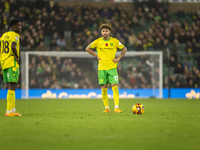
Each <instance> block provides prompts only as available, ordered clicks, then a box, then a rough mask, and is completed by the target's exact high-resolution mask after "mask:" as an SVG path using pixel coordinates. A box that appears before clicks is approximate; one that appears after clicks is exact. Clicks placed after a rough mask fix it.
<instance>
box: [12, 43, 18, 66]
mask: <svg viewBox="0 0 200 150" xmlns="http://www.w3.org/2000/svg"><path fill="white" fill-rule="evenodd" d="M16 46H17V43H16V42H12V44H11V48H12V51H13V53H14V55H15V56H14V57H15V59H16V61H17V62H18V63H19V56H18V55H17V48H16Z"/></svg>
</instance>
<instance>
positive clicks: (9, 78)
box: [2, 67, 19, 83]
mask: <svg viewBox="0 0 200 150" xmlns="http://www.w3.org/2000/svg"><path fill="white" fill-rule="evenodd" d="M2 71H3V81H4V83H7V82H15V83H17V82H18V79H19V68H17V67H10V68H6V69H3V70H2Z"/></svg>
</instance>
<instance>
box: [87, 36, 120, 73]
mask: <svg viewBox="0 0 200 150" xmlns="http://www.w3.org/2000/svg"><path fill="white" fill-rule="evenodd" d="M90 47H91V48H92V49H96V50H97V53H98V56H99V57H100V59H101V60H100V61H99V64H98V70H110V69H113V68H116V67H117V63H114V62H113V61H112V60H113V59H114V58H115V54H116V52H117V49H120V50H122V49H123V47H124V45H123V44H122V43H121V42H120V41H119V40H117V39H116V38H113V37H110V38H109V40H104V39H103V37H100V38H98V39H96V40H95V41H93V42H92V43H91V44H90Z"/></svg>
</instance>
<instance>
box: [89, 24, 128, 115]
mask: <svg viewBox="0 0 200 150" xmlns="http://www.w3.org/2000/svg"><path fill="white" fill-rule="evenodd" d="M100 30H101V34H102V37H100V38H98V39H96V40H95V41H93V42H92V43H91V44H89V45H88V46H87V47H86V51H87V52H88V53H90V54H91V55H94V56H96V57H97V59H98V61H99V64H98V80H99V84H100V85H101V92H102V99H103V103H104V106H105V110H104V111H103V113H108V112H110V108H109V105H108V94H107V84H111V87H112V91H113V97H114V103H115V110H114V112H116V113H122V111H121V110H120V109H119V91H118V83H119V81H118V73H117V62H118V61H120V59H121V58H122V57H123V56H124V54H125V53H126V51H127V48H126V47H125V46H124V45H123V44H122V43H121V42H120V41H119V40H117V39H116V38H113V37H110V32H111V27H110V25H108V24H102V25H101V27H100ZM92 49H96V50H97V53H95V52H94V51H93V50H92ZM117 49H120V50H121V54H120V55H119V56H118V57H117V58H115V54H116V52H117Z"/></svg>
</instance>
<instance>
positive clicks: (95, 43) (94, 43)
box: [90, 40, 98, 49]
mask: <svg viewBox="0 0 200 150" xmlns="http://www.w3.org/2000/svg"><path fill="white" fill-rule="evenodd" d="M97 41H98V40H95V41H93V42H92V43H90V47H91V48H92V49H94V48H96V47H97Z"/></svg>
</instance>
